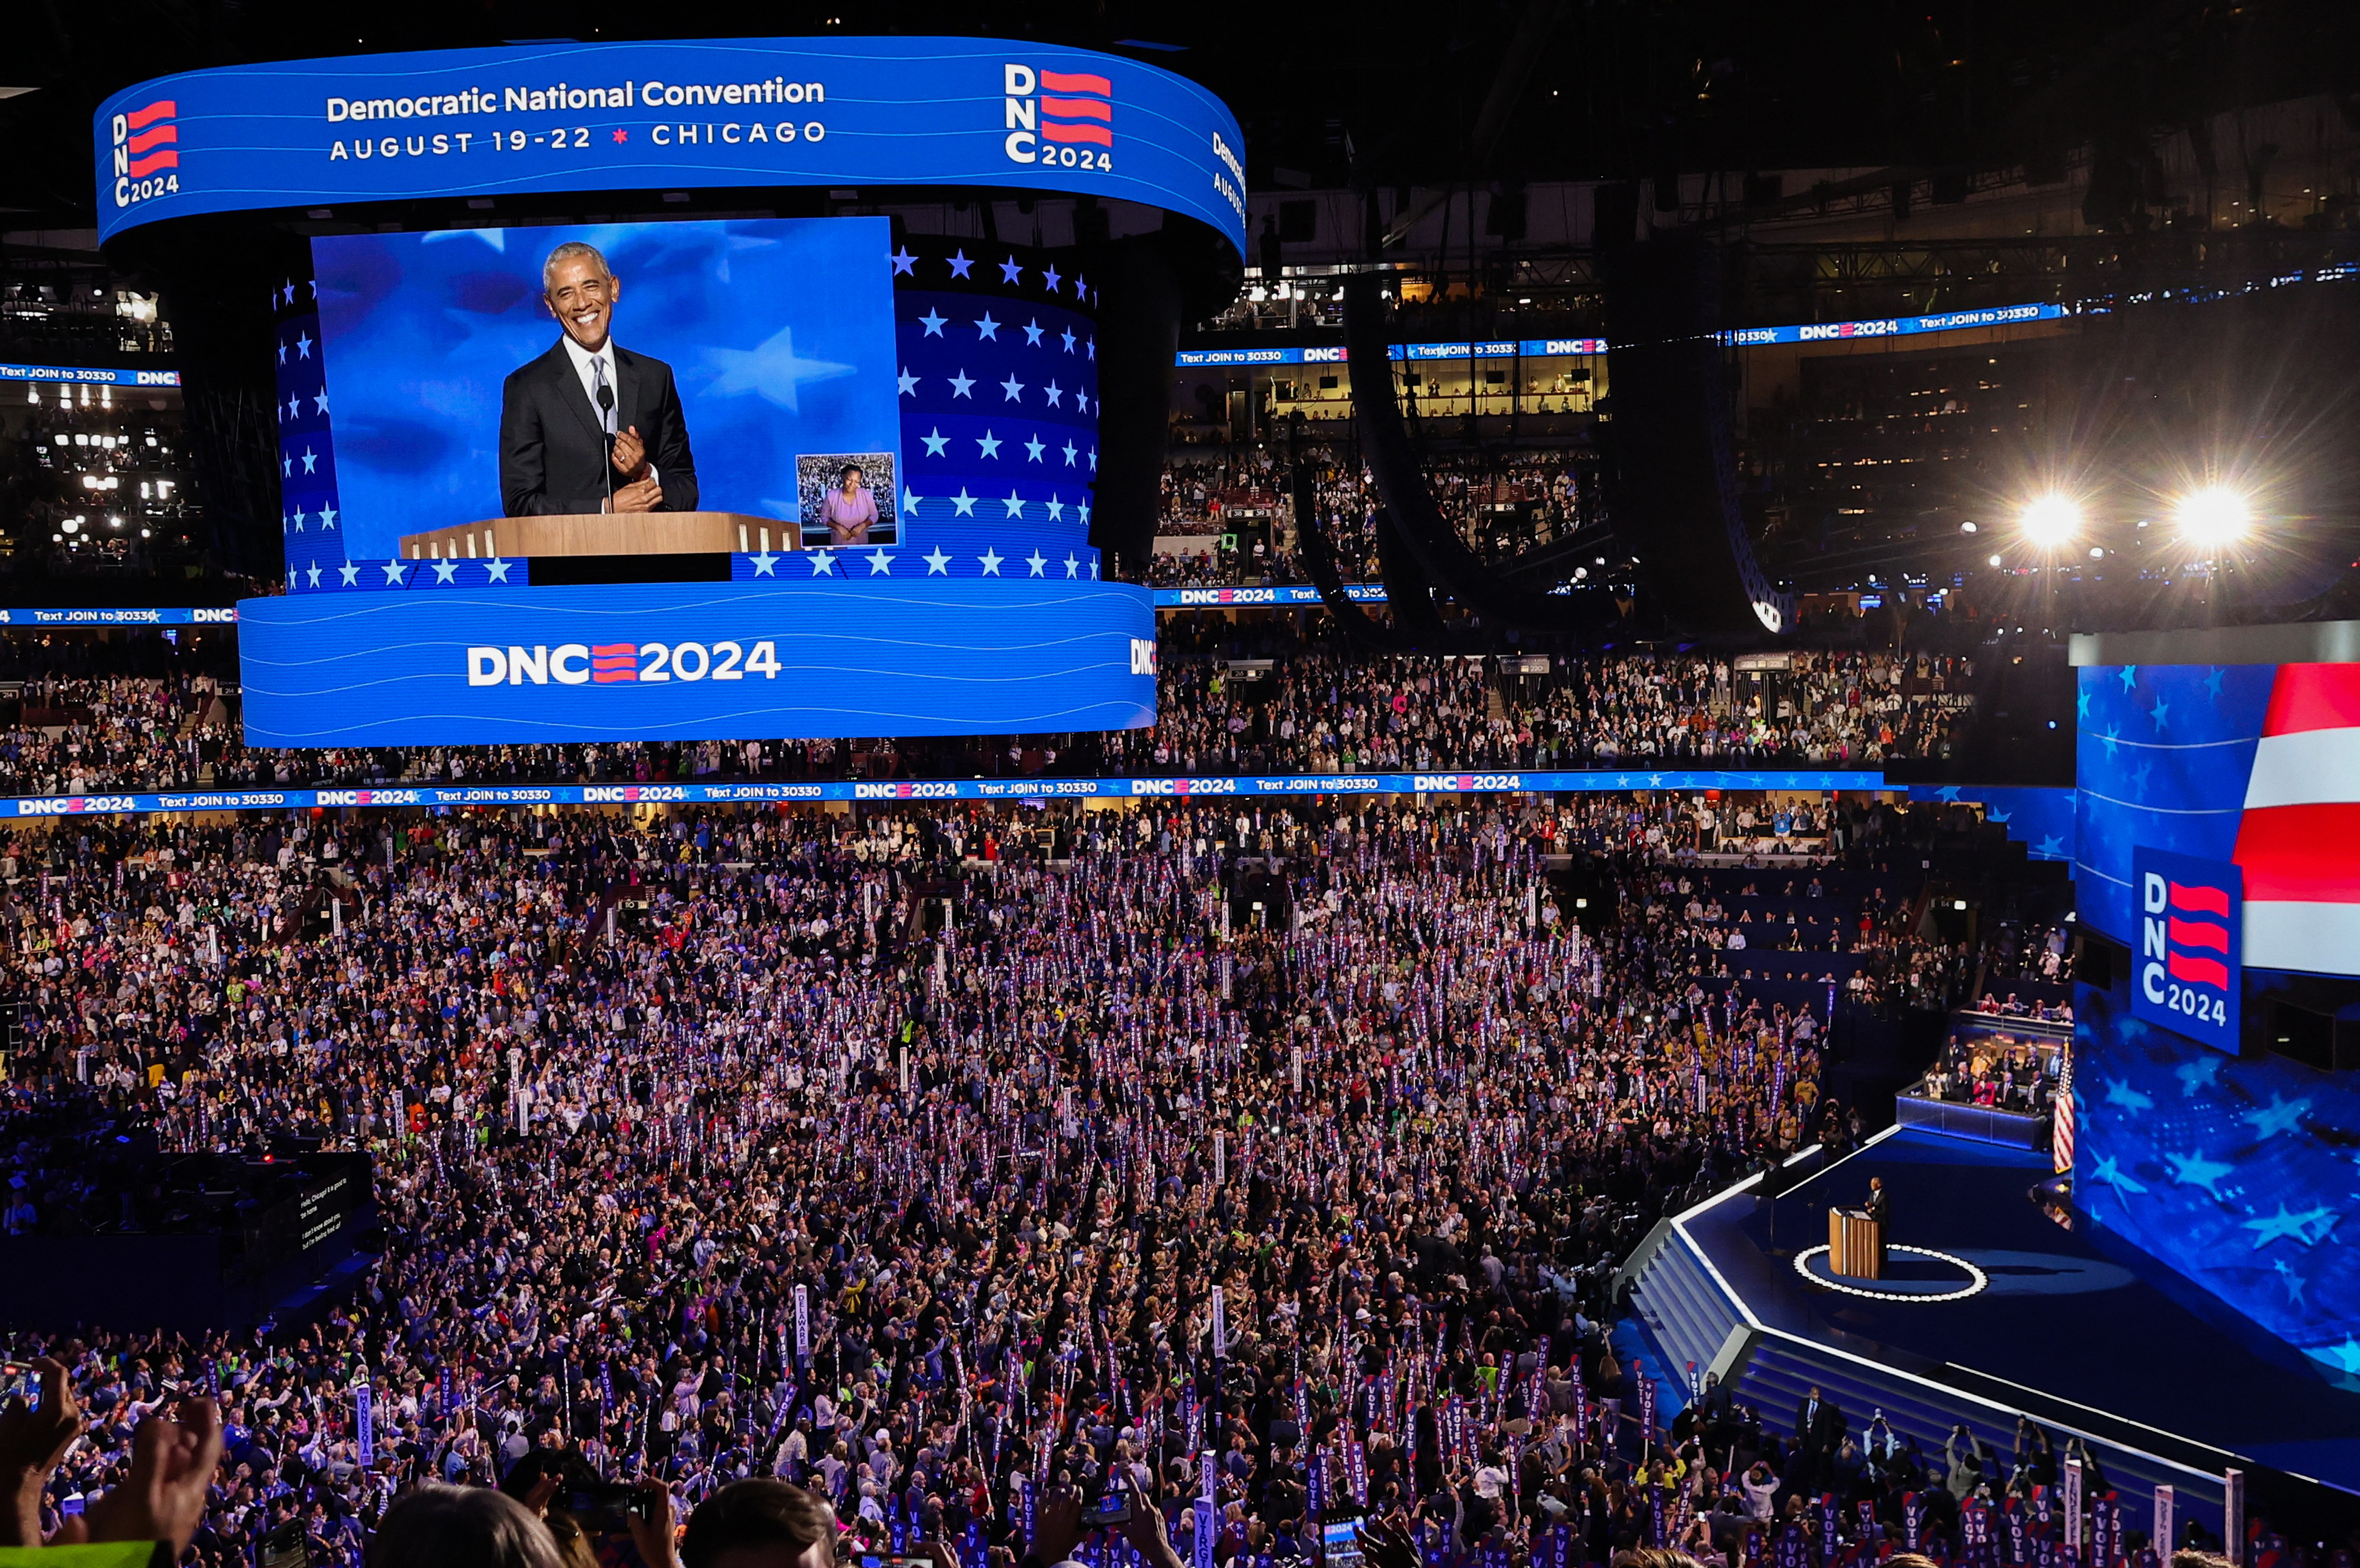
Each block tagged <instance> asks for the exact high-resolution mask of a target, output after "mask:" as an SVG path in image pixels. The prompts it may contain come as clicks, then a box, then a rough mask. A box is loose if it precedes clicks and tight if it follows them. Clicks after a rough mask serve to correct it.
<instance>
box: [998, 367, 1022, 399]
mask: <svg viewBox="0 0 2360 1568" xmlns="http://www.w3.org/2000/svg"><path fill="white" fill-rule="evenodd" d="M1000 390H1001V391H1002V392H1005V393H1007V394H1008V398H1007V400H1008V401H1009V402H1011V403H1013V402H1016V401H1018V400H1019V399H1020V398H1022V397H1023V395H1024V383H1022V381H1019V380H1017V379H1016V373H1015V372H1014V371H1012V370H1011V371H1010V372H1009V373H1008V379H1007V380H1005V381H1003V382H1001V383H1000Z"/></svg>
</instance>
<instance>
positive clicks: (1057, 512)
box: [1049, 491, 1065, 523]
mask: <svg viewBox="0 0 2360 1568" xmlns="http://www.w3.org/2000/svg"><path fill="white" fill-rule="evenodd" d="M1049 520H1050V521H1051V522H1053V523H1062V522H1064V521H1065V503H1064V502H1063V501H1060V500H1058V499H1057V496H1056V494H1055V492H1054V491H1053V492H1051V493H1050V495H1049Z"/></svg>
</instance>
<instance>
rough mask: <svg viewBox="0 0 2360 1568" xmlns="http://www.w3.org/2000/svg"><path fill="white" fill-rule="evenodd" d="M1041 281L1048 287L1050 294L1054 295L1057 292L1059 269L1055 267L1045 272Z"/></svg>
mask: <svg viewBox="0 0 2360 1568" xmlns="http://www.w3.org/2000/svg"><path fill="white" fill-rule="evenodd" d="M1041 281H1042V282H1043V284H1046V285H1047V286H1048V289H1049V292H1050V293H1052V294H1054V293H1055V292H1056V291H1057V269H1056V268H1055V267H1050V268H1048V269H1047V270H1046V271H1044V272H1043V273H1042V274H1041Z"/></svg>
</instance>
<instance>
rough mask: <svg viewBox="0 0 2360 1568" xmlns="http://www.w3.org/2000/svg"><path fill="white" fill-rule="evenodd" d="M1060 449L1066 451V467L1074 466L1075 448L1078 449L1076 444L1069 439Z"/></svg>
mask: <svg viewBox="0 0 2360 1568" xmlns="http://www.w3.org/2000/svg"><path fill="white" fill-rule="evenodd" d="M1059 450H1060V451H1062V452H1065V466H1066V467H1068V468H1071V467H1073V466H1074V452H1075V450H1076V449H1075V446H1074V443H1073V442H1072V441H1067V442H1066V443H1065V445H1064V446H1063V447H1062V448H1060V449H1059Z"/></svg>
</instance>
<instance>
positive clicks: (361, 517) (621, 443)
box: [311, 217, 906, 559]
mask: <svg viewBox="0 0 2360 1568" xmlns="http://www.w3.org/2000/svg"><path fill="white" fill-rule="evenodd" d="M311 248H312V260H313V267H314V272H315V276H316V278H317V280H318V288H319V304H320V322H321V329H320V330H321V334H322V340H323V341H322V344H321V345H320V349H319V350H317V351H315V352H322V353H324V354H325V355H326V365H325V372H326V380H327V386H328V391H329V394H330V397H331V398H332V399H333V408H332V410H331V419H332V424H333V440H334V442H335V454H336V471H337V485H338V490H339V492H340V495H339V499H340V502H341V506H342V510H343V518H342V524H341V526H342V527H344V528H345V529H346V530H347V532H346V537H345V539H344V551H345V554H346V555H347V556H348V557H350V558H353V559H389V558H393V557H397V556H399V555H401V554H403V553H404V551H403V550H401V548H400V540H401V539H402V537H403V536H405V535H413V534H419V533H424V532H428V531H431V530H434V529H440V528H465V527H468V526H470V525H474V524H477V523H483V522H490V521H495V520H497V519H502V518H508V517H530V516H552V515H574V514H583V513H594V512H608V511H615V512H635V511H636V512H656V513H662V512H688V511H706V512H734V513H738V514H742V515H745V516H748V517H759V518H768V519H775V520H777V521H778V522H780V523H781V524H782V525H785V526H786V527H787V528H792V529H796V530H799V531H800V532H801V533H802V535H803V537H804V538H805V539H808V540H809V541H810V542H812V543H814V544H821V543H826V542H829V541H830V540H831V539H833V540H835V541H836V542H848V543H856V544H900V543H903V542H906V541H904V540H902V539H900V538H899V537H898V532H897V528H898V525H899V521H900V519H899V517H898V515H897V511H896V508H895V506H894V504H893V499H892V498H893V496H894V495H895V494H896V488H895V486H896V485H897V483H898V482H899V477H900V476H899V473H898V469H899V453H900V448H901V430H900V422H899V421H900V415H899V409H898V407H897V387H896V381H895V369H896V366H895V365H894V358H893V355H894V330H893V288H892V263H891V260H890V254H889V253H890V251H891V249H892V242H891V237H890V223H889V221H888V220H886V219H884V218H881V217H877V218H865V217H855V218H785V219H758V220H744V221H737V220H732V221H722V222H681V223H573V224H558V225H551V226H536V227H532V228H507V229H458V230H441V231H436V232H433V233H428V234H353V235H340V236H333V237H329V236H323V237H320V238H316V239H314V240H313V241H312V242H311ZM782 538H783V536H782Z"/></svg>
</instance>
